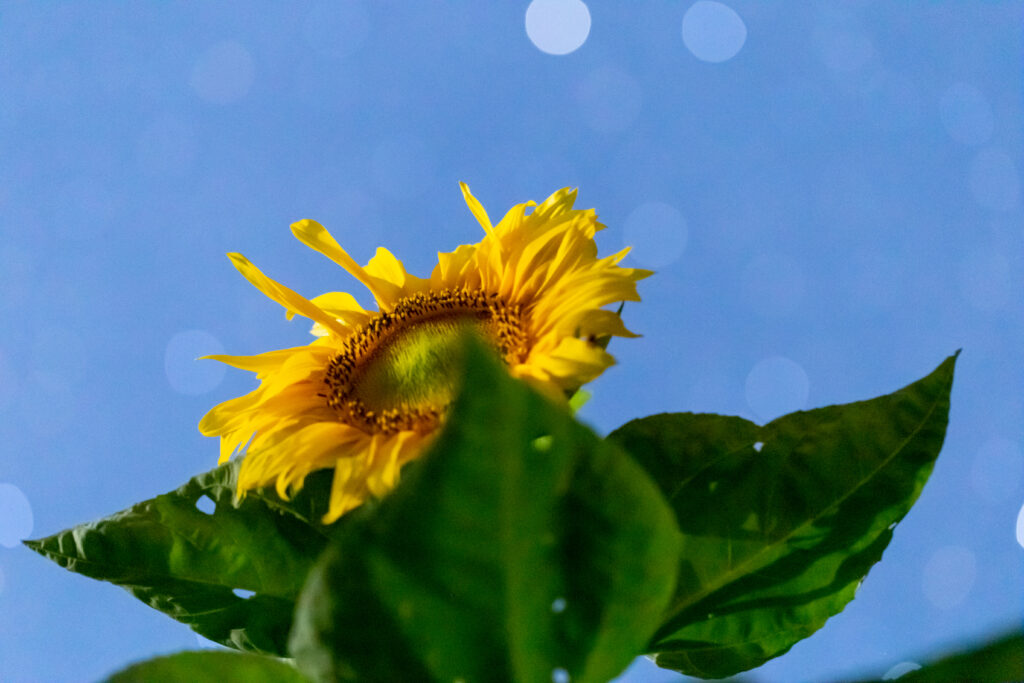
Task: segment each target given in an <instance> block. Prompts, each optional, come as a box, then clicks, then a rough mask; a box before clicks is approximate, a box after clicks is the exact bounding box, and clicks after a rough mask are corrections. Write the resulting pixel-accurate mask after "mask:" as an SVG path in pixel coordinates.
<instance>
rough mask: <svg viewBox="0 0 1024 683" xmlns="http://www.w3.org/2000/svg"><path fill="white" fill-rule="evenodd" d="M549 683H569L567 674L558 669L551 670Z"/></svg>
mask: <svg viewBox="0 0 1024 683" xmlns="http://www.w3.org/2000/svg"><path fill="white" fill-rule="evenodd" d="M551 683H569V672H568V671H566V670H565V669H563V668H562V667H558V668H557V669H552V670H551Z"/></svg>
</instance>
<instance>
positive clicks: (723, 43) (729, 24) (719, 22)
mask: <svg viewBox="0 0 1024 683" xmlns="http://www.w3.org/2000/svg"><path fill="white" fill-rule="evenodd" d="M746 42H747V25H746V24H744V23H743V19H742V18H741V17H740V15H739V14H737V13H736V11H735V10H734V9H733V8H731V7H729V6H728V5H725V4H722V3H720V2H714V1H713V0H698V1H697V2H695V3H693V4H692V5H691V6H690V9H688V10H686V14H684V15H683V44H685V45H686V49H688V50H689V51H690V52H692V53H693V56H694V57H696V58H697V59H699V60H701V61H702V62H712V63H718V62H725V61H728V60H730V59H732V58H733V57H735V56H736V55H737V54H739V51H740V50H742V49H743V45H744V43H746Z"/></svg>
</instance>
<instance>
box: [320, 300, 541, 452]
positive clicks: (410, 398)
mask: <svg viewBox="0 0 1024 683" xmlns="http://www.w3.org/2000/svg"><path fill="white" fill-rule="evenodd" d="M466 330H471V331H474V332H476V333H478V334H480V336H481V337H482V338H483V339H484V340H486V341H487V342H489V343H490V344H491V345H492V346H493V347H494V348H495V350H496V351H497V352H498V353H499V354H500V355H501V356H502V357H503V358H504V360H505V362H507V363H513V362H520V361H521V360H522V359H523V358H524V357H525V355H526V346H525V334H524V333H523V329H522V324H521V320H520V314H519V309H518V306H516V307H510V306H507V305H506V304H505V303H504V302H503V301H501V299H500V298H499V297H497V296H496V295H487V294H484V293H483V292H480V291H472V290H463V289H459V290H452V289H445V290H439V291H435V292H428V293H426V294H414V295H413V296H410V297H406V298H404V299H401V300H400V301H399V302H398V303H397V304H396V305H395V306H394V308H393V309H392V310H391V311H390V312H387V313H378V314H377V315H376V316H375V317H374V318H373V319H372V320H371V321H370V322H369V323H368V324H367V325H365V326H363V327H361V328H360V329H358V330H357V331H356V332H354V333H353V334H352V335H351V336H350V337H348V338H347V339H346V340H345V342H344V348H343V349H342V351H341V352H339V353H338V355H336V356H335V357H334V358H333V359H331V363H330V365H329V366H328V369H327V375H326V381H327V386H328V394H327V402H328V404H329V405H330V406H331V407H333V408H335V409H336V410H338V411H339V412H340V413H341V419H342V420H343V421H345V422H348V423H349V424H354V425H357V426H359V427H361V428H362V429H364V430H365V431H367V432H369V433H373V434H376V433H388V434H390V433H394V432H397V431H405V430H415V431H431V430H433V429H435V428H436V427H437V426H438V424H439V423H440V420H441V419H442V417H443V416H444V412H445V411H446V410H447V408H448V405H449V404H450V403H451V402H452V400H453V399H454V398H455V394H456V393H457V392H458V390H459V386H458V384H459V369H460V366H461V359H460V354H461V348H462V346H461V336H462V334H463V333H464V332H465V331H466Z"/></svg>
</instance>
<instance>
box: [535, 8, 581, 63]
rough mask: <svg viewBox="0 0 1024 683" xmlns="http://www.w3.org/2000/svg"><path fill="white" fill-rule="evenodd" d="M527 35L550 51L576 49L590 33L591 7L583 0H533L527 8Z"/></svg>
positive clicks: (545, 50) (542, 50) (560, 52)
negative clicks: (582, 0) (589, 8)
mask: <svg viewBox="0 0 1024 683" xmlns="http://www.w3.org/2000/svg"><path fill="white" fill-rule="evenodd" d="M526 35H527V36H528V37H529V38H530V42H532V43H533V44H534V45H535V46H537V49H538V50H540V51H541V52H546V53H548V54H549V55H567V54H569V53H570V52H575V51H576V50H578V49H579V48H580V47H581V46H582V45H583V43H585V42H586V41H587V36H589V35H590V10H588V9H587V6H586V5H585V4H584V3H583V2H581V0H533V2H531V3H530V6H529V7H527V8H526Z"/></svg>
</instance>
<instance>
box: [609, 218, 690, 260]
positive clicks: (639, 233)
mask: <svg viewBox="0 0 1024 683" xmlns="http://www.w3.org/2000/svg"><path fill="white" fill-rule="evenodd" d="M623 234H624V237H625V242H626V245H627V246H630V247H632V250H631V251H630V252H629V253H630V256H631V257H633V258H635V259H636V261H637V262H638V263H640V264H641V265H644V266H648V267H651V268H663V267H665V266H668V265H671V264H672V263H675V262H676V261H678V260H679V257H680V256H682V255H683V251H685V250H686V242H687V240H688V238H689V231H688V230H687V227H686V219H685V218H683V214H681V213H680V212H679V210H678V209H676V208H675V207H674V206H672V205H670V204H666V203H665V202H645V203H643V204H641V205H640V206H638V207H636V208H635V209H633V211H632V212H630V214H629V216H628V217H627V218H626V223H625V225H624V226H623Z"/></svg>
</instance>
